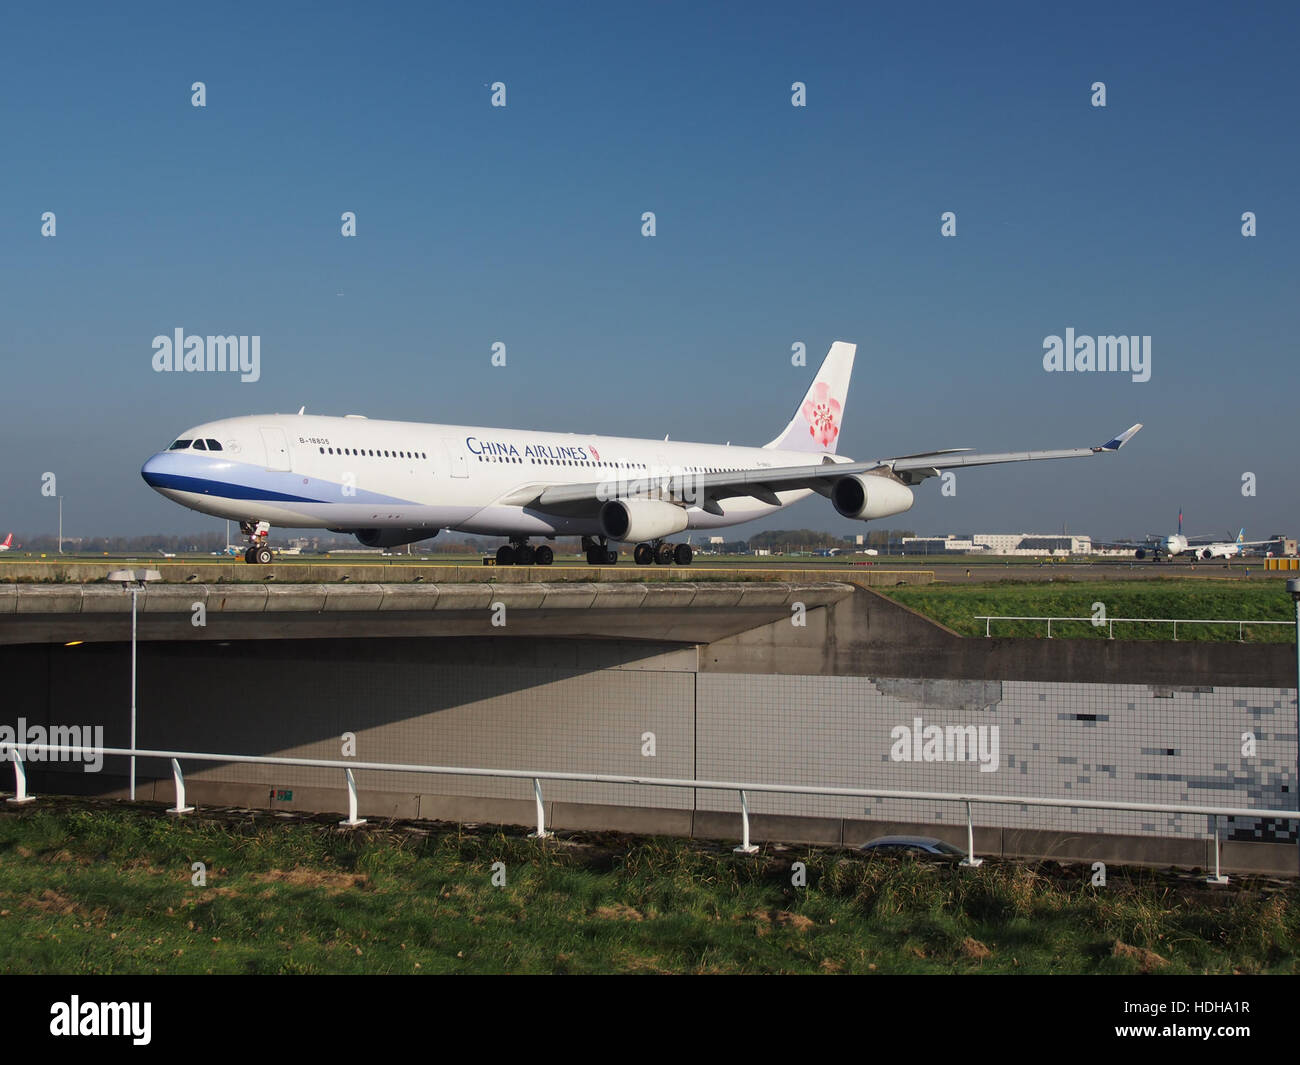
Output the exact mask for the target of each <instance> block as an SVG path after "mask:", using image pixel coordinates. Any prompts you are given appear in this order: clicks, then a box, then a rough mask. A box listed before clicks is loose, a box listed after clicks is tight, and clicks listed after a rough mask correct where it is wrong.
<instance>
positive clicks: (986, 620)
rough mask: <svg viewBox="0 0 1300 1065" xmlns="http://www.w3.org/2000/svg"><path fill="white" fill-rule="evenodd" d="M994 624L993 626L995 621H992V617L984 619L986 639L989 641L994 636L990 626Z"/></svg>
mask: <svg viewBox="0 0 1300 1065" xmlns="http://www.w3.org/2000/svg"><path fill="white" fill-rule="evenodd" d="M992 624H993V619H992V618H991V617H989V618H985V619H984V637H985V639H987V638H988V637H989V636H991V635H992V633H990V632H989V626H990V625H992Z"/></svg>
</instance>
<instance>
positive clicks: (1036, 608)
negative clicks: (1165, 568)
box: [880, 578, 1295, 643]
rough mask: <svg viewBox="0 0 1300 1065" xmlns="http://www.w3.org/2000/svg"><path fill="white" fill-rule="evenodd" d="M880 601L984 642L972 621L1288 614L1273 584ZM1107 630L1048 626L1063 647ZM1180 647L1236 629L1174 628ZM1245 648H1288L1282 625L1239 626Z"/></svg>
mask: <svg viewBox="0 0 1300 1065" xmlns="http://www.w3.org/2000/svg"><path fill="white" fill-rule="evenodd" d="M880 591H881V594H883V595H887V596H889V598H891V599H893V600H895V601H896V602H899V603H902V604H903V605H904V606H907V607H911V608H912V609H913V610H915V611H917V612H919V613H921V614H924V615H925V616H926V617H929V618H933V619H934V620H935V621H938V622H939V623H941V624H943V625H947V626H948V627H949V628H950V629H953V630H955V631H957V632H959V633H961V634H963V635H965V636H983V635H984V622H983V621H976V620H975V617H976V615H980V614H986V615H993V616H997V615H1021V616H1033V617H1047V616H1051V617H1074V618H1091V617H1092V616H1094V614H1096V613H1097V611H1096V609H1095V607H1094V606H1093V604H1094V603H1102V604H1104V605H1105V613H1106V617H1108V618H1116V617H1123V618H1206V619H1209V618H1228V619H1233V620H1236V619H1238V618H1240V619H1242V620H1248V621H1265V620H1267V621H1290V622H1294V620H1295V612H1294V607H1293V605H1292V603H1291V599H1290V597H1289V596H1288V595H1287V594H1286V591H1285V589H1284V588H1283V586H1282V585H1281V583H1280V582H1278V581H1267V582H1265V581H1260V582H1259V583H1249V582H1246V581H1208V580H1188V579H1178V578H1159V579H1154V580H1143V581H1087V582H1073V581H1070V580H1068V579H1055V580H1052V581H1050V582H1046V581H999V582H997V583H988V584H963V585H950V584H930V585H918V586H908V587H903V588H883V589H880ZM1108 632H1109V630H1108V628H1107V627H1106V626H1094V625H1093V624H1092V623H1091V621H1083V622H1053V623H1052V636H1053V637H1057V636H1060V637H1062V638H1068V639H1106V638H1107V636H1108ZM992 633H993V635H994V636H1038V637H1045V636H1046V634H1047V626H1046V623H1044V622H1041V621H1024V622H1015V621H999V622H994V623H993V627H992ZM1172 637H1173V626H1171V625H1134V624H1119V623H1117V624H1116V625H1115V638H1116V639H1125V640H1168V639H1171V638H1172ZM1178 639H1179V640H1215V641H1231V640H1236V639H1237V626H1236V625H1179V626H1178ZM1245 639H1246V640H1247V641H1248V642H1250V643H1294V642H1295V629H1294V627H1293V626H1289V625H1255V626H1251V625H1246V627H1245Z"/></svg>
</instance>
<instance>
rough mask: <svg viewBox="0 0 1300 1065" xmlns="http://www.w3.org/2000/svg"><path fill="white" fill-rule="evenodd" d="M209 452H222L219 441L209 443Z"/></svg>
mask: <svg viewBox="0 0 1300 1065" xmlns="http://www.w3.org/2000/svg"><path fill="white" fill-rule="evenodd" d="M208 450H209V451H220V450H221V445H220V444H219V443H217V441H215V440H209V441H208Z"/></svg>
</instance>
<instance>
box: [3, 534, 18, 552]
mask: <svg viewBox="0 0 1300 1065" xmlns="http://www.w3.org/2000/svg"><path fill="white" fill-rule="evenodd" d="M15 546H17V547H22V546H23V545H22V544H14V534H13V533H10V534H9V535H8V536H6V537H5V539H4V543H2V544H0V551H12V550H13V549H14V547H15Z"/></svg>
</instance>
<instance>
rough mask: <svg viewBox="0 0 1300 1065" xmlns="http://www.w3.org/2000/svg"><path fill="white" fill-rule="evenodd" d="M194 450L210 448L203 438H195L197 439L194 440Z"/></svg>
mask: <svg viewBox="0 0 1300 1065" xmlns="http://www.w3.org/2000/svg"><path fill="white" fill-rule="evenodd" d="M194 450H195V451H207V450H208V445H207V444H205V443H204V442H203V441H202V440H195V441H194Z"/></svg>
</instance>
